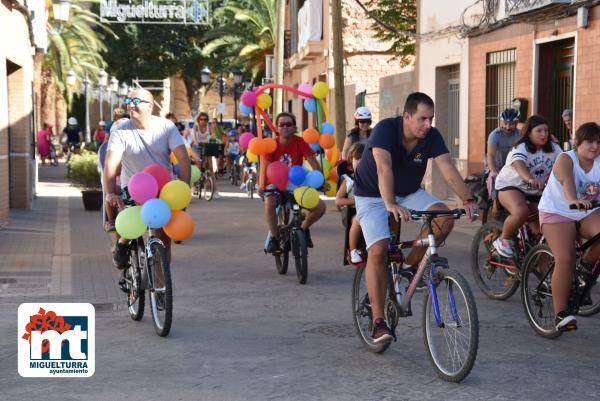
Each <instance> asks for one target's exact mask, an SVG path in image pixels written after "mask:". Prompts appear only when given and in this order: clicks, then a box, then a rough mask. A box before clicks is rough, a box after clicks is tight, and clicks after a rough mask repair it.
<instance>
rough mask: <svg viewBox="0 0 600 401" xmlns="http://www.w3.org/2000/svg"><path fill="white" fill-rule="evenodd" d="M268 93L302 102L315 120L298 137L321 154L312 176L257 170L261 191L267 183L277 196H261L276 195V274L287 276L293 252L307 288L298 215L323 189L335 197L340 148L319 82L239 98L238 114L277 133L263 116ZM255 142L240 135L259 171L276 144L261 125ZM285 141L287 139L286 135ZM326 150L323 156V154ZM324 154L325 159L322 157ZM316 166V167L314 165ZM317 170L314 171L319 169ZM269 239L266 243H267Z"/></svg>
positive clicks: (282, 166)
mask: <svg viewBox="0 0 600 401" xmlns="http://www.w3.org/2000/svg"><path fill="white" fill-rule="evenodd" d="M267 89H281V90H286V91H291V92H293V93H296V94H297V95H299V96H300V98H301V99H303V101H304V108H305V109H306V110H307V111H308V112H311V113H315V114H316V119H315V121H316V126H315V127H310V128H308V129H306V130H305V131H304V132H303V133H302V139H303V140H304V141H305V142H306V143H308V144H309V145H310V147H311V148H312V149H313V150H314V151H316V152H318V153H319V159H318V163H315V162H314V161H311V163H313V166H314V168H315V169H314V170H312V171H311V170H305V169H304V168H303V167H302V166H297V165H296V166H291V167H290V166H288V164H291V161H289V160H288V161H287V163H284V162H283V161H281V160H280V161H271V163H269V164H268V166H267V168H266V169H265V168H260V177H259V182H260V187H261V188H262V189H263V190H264V189H265V187H266V184H267V182H268V183H269V184H271V185H273V186H275V187H276V188H277V189H276V190H271V189H269V190H265V193H269V192H275V193H276V195H277V202H276V215H277V219H278V221H277V224H278V228H279V232H280V236H279V240H280V243H279V250H278V251H276V252H273V254H274V257H275V264H276V267H277V271H278V272H279V273H280V274H285V273H286V272H287V265H288V259H289V252H290V251H292V253H293V255H294V258H295V260H296V272H297V275H298V281H299V282H300V283H301V284H304V283H306V280H307V274H308V273H307V270H308V266H307V264H308V262H307V256H308V249H307V243H306V242H307V238H306V233H305V232H304V231H303V230H302V228H301V224H302V221H303V218H304V217H303V214H302V209H305V210H311V209H313V208H315V207H316V206H317V204H318V203H319V202H320V199H319V194H318V192H317V189H325V190H326V193H327V195H329V196H335V193H336V190H337V177H336V174H335V169H334V167H335V165H336V164H337V162H338V160H339V154H340V152H339V148H338V147H337V145H336V139H335V136H334V126H333V124H332V123H331V116H330V113H329V110H328V108H327V104H326V103H325V100H324V99H325V97H326V96H327V94H328V92H329V88H328V86H327V84H326V83H324V82H318V83H316V84H315V85H314V86H311V85H310V84H307V83H305V84H301V85H300V86H299V87H298V88H297V89H295V88H292V87H289V86H287V85H279V84H268V85H264V86H262V87H259V88H256V89H255V90H252V91H246V92H244V93H243V94H242V97H241V103H240V111H241V112H242V113H244V114H252V113H254V115H255V116H257V117H259V118H260V119H262V121H264V123H265V124H266V125H267V126H268V127H269V128H270V129H271V131H273V132H274V133H277V132H278V130H277V128H276V127H275V125H274V124H273V122H272V121H271V120H270V118H269V117H268V115H267V114H266V112H265V109H268V108H269V107H270V106H271V104H272V100H271V97H270V96H269V95H268V94H267V93H265V91H266V90H267ZM257 128H258V130H257V131H258V137H254V136H253V135H252V134H251V133H246V134H242V136H241V137H240V146H241V147H242V148H243V149H247V156H248V157H249V158H252V157H255V155H256V156H257V157H258V158H259V160H260V163H259V166H265V165H266V163H265V162H266V160H267V159H266V157H267V155H269V154H271V153H273V152H275V151H276V150H277V148H278V143H277V141H276V140H275V139H273V138H268V137H266V138H265V137H263V127H262V124H258V125H257ZM288 135H289V133H288ZM323 150H325V152H323ZM324 153H325V157H324V155H323V154H324ZM317 164H318V165H317ZM317 167H318V169H317ZM269 235H270V233H269V234H268V236H267V241H269V240H270V237H269ZM265 248H266V247H265Z"/></svg>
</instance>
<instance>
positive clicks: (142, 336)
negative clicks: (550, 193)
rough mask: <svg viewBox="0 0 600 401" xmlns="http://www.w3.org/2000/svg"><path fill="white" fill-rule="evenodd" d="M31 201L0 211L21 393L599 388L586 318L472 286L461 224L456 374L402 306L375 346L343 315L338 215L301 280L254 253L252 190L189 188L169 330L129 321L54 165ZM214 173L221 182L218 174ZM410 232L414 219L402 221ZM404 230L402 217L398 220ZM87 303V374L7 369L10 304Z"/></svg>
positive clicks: (334, 394)
mask: <svg viewBox="0 0 600 401" xmlns="http://www.w3.org/2000/svg"><path fill="white" fill-rule="evenodd" d="M40 176H41V181H43V183H42V186H41V189H40V195H41V196H40V197H38V199H37V200H36V202H35V204H34V208H33V210H30V211H18V210H13V211H12V222H11V224H10V225H9V226H7V227H5V228H3V229H2V230H0V253H1V254H2V255H3V256H2V258H1V259H0V389H1V390H0V399H2V400H31V399H35V398H40V397H43V398H44V399H47V400H62V401H66V400H81V399H85V400H88V399H89V400H117V399H119V400H123V399H126V400H159V399H168V400H404V399H416V400H423V399H445V400H516V399H519V400H521V399H532V400H540V399H546V400H553V399H556V400H559V399H560V400H564V399H575V398H577V399H598V398H599V397H600V395H599V394H598V392H597V388H598V387H597V384H596V383H597V368H598V355H600V341H598V335H599V334H600V319H599V318H589V319H585V318H581V319H580V324H579V326H580V330H579V331H577V332H574V333H570V334H569V335H564V336H562V337H561V338H560V339H558V340H554V341H550V340H545V339H542V338H540V337H538V336H536V335H535V334H534V332H533V331H532V330H531V329H530V327H529V325H528V323H527V321H526V320H525V318H524V315H523V310H522V307H521V302H520V298H519V296H518V295H515V296H514V297H513V298H512V299H510V300H508V301H506V302H497V301H491V300H488V299H486V298H484V297H483V296H482V295H481V293H480V292H479V291H478V290H477V289H476V288H475V285H474V283H473V281H472V279H471V276H470V272H469V269H470V268H469V264H468V257H469V256H468V252H469V247H470V241H471V237H472V234H473V232H474V231H475V229H476V226H475V225H474V224H471V223H465V222H463V223H460V224H458V226H457V227H456V229H455V232H454V233H453V235H452V237H451V238H450V239H449V241H448V243H447V245H446V247H445V248H442V254H443V255H444V256H447V257H448V258H449V260H450V262H451V264H452V266H453V267H455V268H456V269H457V270H459V271H461V272H462V273H463V274H464V275H465V276H466V277H467V279H468V280H469V282H470V283H471V285H472V288H473V290H474V293H475V295H476V300H477V306H478V310H479V318H480V346H479V354H478V357H477V362H476V364H475V367H474V369H473V371H472V373H471V375H470V376H469V377H468V378H467V379H466V380H465V381H464V382H463V383H461V384H458V385H456V384H449V383H445V382H443V381H441V380H439V379H437V377H436V376H435V374H434V372H433V370H432V369H431V367H430V365H429V362H428V360H427V357H426V354H425V349H424V346H423V340H422V331H421V326H420V314H421V296H420V295H418V296H417V300H416V303H415V305H414V308H413V309H414V312H415V316H414V317H412V318H410V319H406V320H404V321H402V322H401V328H400V331H399V341H398V342H397V343H394V344H393V345H392V347H391V348H390V349H389V350H388V351H387V352H386V353H385V354H383V355H374V354H371V353H369V352H368V351H366V350H365V348H364V347H363V346H362V345H361V343H360V342H359V340H358V339H357V337H356V335H355V333H354V329H353V326H352V321H351V311H350V289H351V282H352V274H353V271H352V270H351V269H349V268H347V267H342V266H341V263H340V252H341V247H342V237H341V222H340V216H339V214H338V213H337V211H335V208H334V207H333V204H332V203H331V202H330V203H329V211H328V213H327V214H326V215H325V217H324V218H323V219H322V221H320V222H319V223H317V226H316V227H315V229H314V230H312V233H313V239H314V242H315V244H316V247H315V249H314V250H311V253H310V256H309V281H308V283H307V285H305V286H301V285H299V284H298V283H297V281H296V278H295V274H294V272H293V271H291V272H290V274H288V275H287V276H280V275H278V274H277V273H276V271H275V266H274V263H273V260H272V258H271V257H267V256H265V255H264V254H263V253H262V250H261V247H262V243H263V239H264V233H265V228H264V224H263V222H262V204H261V203H260V202H259V201H257V200H249V199H247V198H244V197H241V196H239V191H236V190H233V189H232V190H231V193H226V194H225V195H227V196H226V197H224V198H223V199H218V200H215V201H213V202H211V203H206V202H204V201H198V200H195V201H193V204H192V205H191V207H190V208H189V211H190V213H191V214H192V215H193V216H194V219H195V221H196V222H197V230H196V233H195V234H194V236H193V238H191V239H190V240H188V241H186V242H185V243H184V244H182V245H179V246H176V247H175V250H174V263H173V280H174V284H175V289H174V291H175V317H174V324H173V330H172V332H171V335H170V337H168V338H166V339H163V338H159V337H158V336H156V335H155V334H154V331H153V328H152V323H151V321H150V319H149V318H148V316H146V317H144V319H143V320H142V321H141V322H134V321H132V320H130V319H129V317H128V315H127V312H126V310H125V308H124V305H125V304H124V298H123V295H122V293H120V292H119V290H117V288H116V284H115V283H116V280H117V277H118V272H117V271H116V270H115V269H114V268H113V267H112V265H111V263H110V257H109V254H108V248H109V246H110V242H109V240H108V238H107V237H106V236H105V235H104V233H103V232H102V231H101V229H100V227H99V225H98V221H99V215H98V214H97V213H93V212H85V211H84V210H83V208H82V205H81V199H80V198H78V197H77V195H78V194H77V192H76V191H69V190H68V189H66V188H65V187H64V185H63V184H61V181H62V179H61V174H60V170H59V169H51V168H49V167H47V168H45V169H43V170H42V172H41V174H40ZM222 185H224V187H223V191H226V188H227V187H228V186H229V185H228V184H222ZM411 230H412V231H414V228H412V229H411ZM411 230H408V229H407V230H406V232H409V231H411ZM36 301H59V302H92V303H93V304H94V305H95V307H96V311H97V318H96V332H97V341H96V355H97V356H96V358H97V360H96V372H95V374H94V376H93V377H91V378H87V379H58V378H55V379H24V378H21V377H20V376H19V375H18V373H17V358H16V353H17V341H16V337H17V332H16V326H17V325H16V311H17V307H18V305H19V304H20V303H21V302H36Z"/></svg>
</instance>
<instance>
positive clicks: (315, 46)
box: [284, 0, 412, 129]
mask: <svg viewBox="0 0 600 401" xmlns="http://www.w3.org/2000/svg"><path fill="white" fill-rule="evenodd" d="M342 14H343V15H342V20H343V33H342V36H343V42H344V86H345V96H346V99H345V110H346V121H345V124H346V127H347V128H348V129H350V128H351V127H353V126H354V120H353V117H352V116H353V113H354V110H355V109H356V107H358V106H367V107H369V109H370V110H371V112H372V114H373V120H374V123H375V122H377V121H378V120H379V119H380V101H379V98H380V79H381V78H382V77H386V76H389V75H393V74H398V73H399V72H402V71H407V70H410V69H412V66H409V67H404V68H403V67H402V66H401V65H400V62H399V61H398V60H395V59H394V58H393V55H391V54H390V53H388V52H387V49H388V48H389V43H384V42H381V41H379V40H377V39H376V38H375V37H374V31H373V29H372V25H371V21H370V20H369V18H368V17H367V16H366V14H365V13H364V11H363V10H362V9H361V8H360V7H359V6H358V5H357V4H356V2H354V1H350V0H342ZM285 24H286V25H285V26H286V46H285V53H286V55H285V71H284V82H285V83H286V84H287V85H290V86H293V87H297V86H298V85H300V84H301V83H310V84H314V83H316V82H318V81H323V82H327V84H328V85H329V87H330V89H331V90H330V96H329V99H331V98H332V94H333V87H334V76H333V52H332V50H331V49H332V35H331V24H332V23H331V11H330V5H329V2H327V1H323V0H290V1H289V2H287V5H286V23H285ZM328 105H329V106H330V108H331V109H332V115H333V114H334V109H335V104H333V102H331V101H330V100H329V101H328ZM284 110H286V111H290V112H292V113H294V114H295V115H296V116H297V117H298V126H299V128H300V129H306V128H308V127H309V126H314V125H315V121H314V115H311V114H312V113H311V114H309V113H307V112H306V111H305V110H304V107H303V103H302V99H300V98H299V97H298V96H297V95H295V94H292V93H286V94H285V95H284Z"/></svg>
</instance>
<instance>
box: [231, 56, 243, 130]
mask: <svg viewBox="0 0 600 401" xmlns="http://www.w3.org/2000/svg"><path fill="white" fill-rule="evenodd" d="M241 83H242V71H241V70H240V69H239V68H237V67H235V68H234V69H233V104H234V106H233V114H234V116H233V119H234V120H235V125H237V123H238V87H239V85H240V84H241ZM234 128H235V127H234Z"/></svg>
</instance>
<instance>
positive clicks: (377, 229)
mask: <svg viewBox="0 0 600 401" xmlns="http://www.w3.org/2000/svg"><path fill="white" fill-rule="evenodd" d="M354 199H355V200H356V218H357V219H358V222H359V223H360V228H361V229H362V233H363V236H364V237H365V243H366V244H367V249H369V248H370V247H371V245H373V244H374V243H376V242H377V241H381V240H382V239H389V238H390V234H391V233H390V227H389V223H388V218H389V212H388V210H387V209H386V208H385V204H384V203H383V199H382V198H371V197H366V196H355V198H354ZM396 203H398V204H399V205H400V206H402V207H405V208H407V209H412V210H428V209H429V208H430V207H431V206H433V205H435V204H438V203H442V204H443V202H442V201H441V200H439V199H438V198H436V197H435V196H433V195H431V194H430V193H429V192H427V191H425V190H423V189H420V188H419V189H418V190H417V191H416V192H413V193H412V194H410V195H407V196H396Z"/></svg>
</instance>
